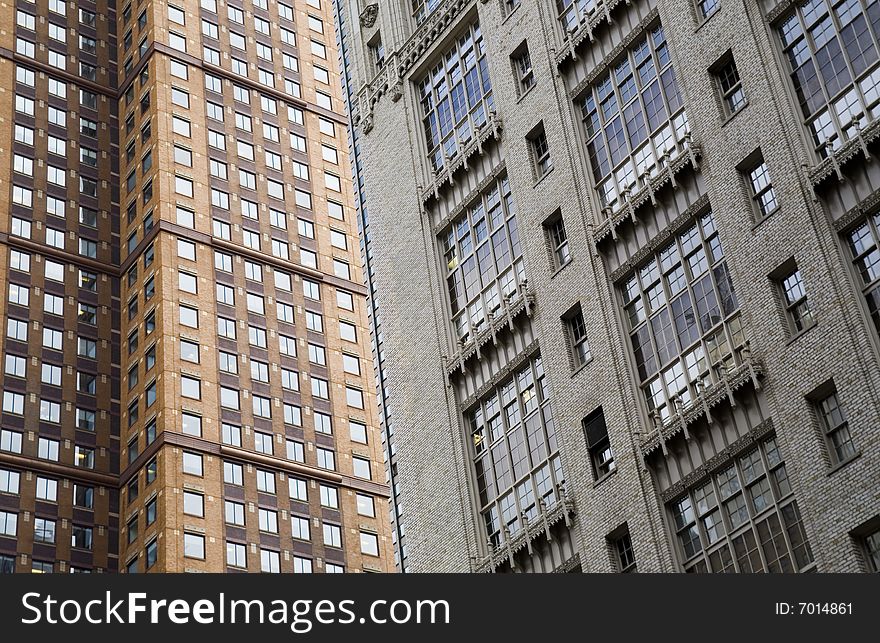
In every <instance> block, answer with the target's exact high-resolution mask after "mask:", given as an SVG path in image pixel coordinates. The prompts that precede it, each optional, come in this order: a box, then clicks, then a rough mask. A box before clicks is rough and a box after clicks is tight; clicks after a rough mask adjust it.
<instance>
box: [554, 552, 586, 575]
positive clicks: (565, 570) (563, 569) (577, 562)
mask: <svg viewBox="0 0 880 643" xmlns="http://www.w3.org/2000/svg"><path fill="white" fill-rule="evenodd" d="M580 566H581V555H580V552H578V553H576V554H575V555H574V556H572V557H571V558H569V559H568V560H567V561H565V562H564V563H562V564H561V565H560V566H559V567H557V568H556V569H554V570H553V573H554V574H570V573H571V572H573V571H574V570H576V569H577V568H578V567H580Z"/></svg>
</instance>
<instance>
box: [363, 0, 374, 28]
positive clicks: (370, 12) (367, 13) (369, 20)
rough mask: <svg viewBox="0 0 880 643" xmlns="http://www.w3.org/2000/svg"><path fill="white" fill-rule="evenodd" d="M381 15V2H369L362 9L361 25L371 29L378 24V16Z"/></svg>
mask: <svg viewBox="0 0 880 643" xmlns="http://www.w3.org/2000/svg"><path fill="white" fill-rule="evenodd" d="M378 17H379V3H378V2H374V3H372V4H368V5H367V6H366V7H364V10H363V11H361V16H360V18H361V27H366V28H367V29H369V28H370V27H372V26H373V25H375V24H376V18H378Z"/></svg>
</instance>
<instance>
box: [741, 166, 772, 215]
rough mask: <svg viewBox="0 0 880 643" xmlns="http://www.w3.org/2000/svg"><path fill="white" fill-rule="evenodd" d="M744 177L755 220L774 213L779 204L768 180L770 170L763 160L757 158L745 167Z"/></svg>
mask: <svg viewBox="0 0 880 643" xmlns="http://www.w3.org/2000/svg"><path fill="white" fill-rule="evenodd" d="M745 175H746V178H747V179H748V184H749V192H750V193H751V196H752V202H753V204H754V208H755V214H756V215H757V218H758V219H759V220H760V219H763V218H764V217H767V216H770V215H771V214H773V213H774V212H776V210H777V208H778V207H779V202H778V201H777V200H776V189H775V188H774V187H773V182H772V181H771V180H770V170H769V169H768V168H767V164H766V163H765V162H764V159H763V158H760V157H759V158H758V160H757V161H755V162H754V163H752V164H751V166H749V167H747V168H746V170H745Z"/></svg>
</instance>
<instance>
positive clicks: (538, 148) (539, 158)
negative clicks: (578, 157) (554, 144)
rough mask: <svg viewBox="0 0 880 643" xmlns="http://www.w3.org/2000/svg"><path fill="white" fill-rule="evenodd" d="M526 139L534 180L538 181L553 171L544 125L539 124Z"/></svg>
mask: <svg viewBox="0 0 880 643" xmlns="http://www.w3.org/2000/svg"><path fill="white" fill-rule="evenodd" d="M526 139H527V140H528V142H529V148H530V150H531V154H532V166H533V169H534V171H535V178H536V179H540V178H542V177H543V176H544V175H545V174H547V173H548V172H549V171H550V170H552V169H553V160H552V159H551V158H550V145H549V143H547V133H546V132H545V131H544V124H543V123H541V125H539V126H538V128H537V129H536V130H535V131H533V132H532V133H531V134H529V135H528V136H527V137H526Z"/></svg>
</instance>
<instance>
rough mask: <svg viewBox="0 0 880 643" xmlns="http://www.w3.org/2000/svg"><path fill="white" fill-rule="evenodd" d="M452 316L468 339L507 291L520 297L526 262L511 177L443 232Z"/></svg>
mask: <svg viewBox="0 0 880 643" xmlns="http://www.w3.org/2000/svg"><path fill="white" fill-rule="evenodd" d="M440 246H441V248H442V249H443V263H444V265H445V266H446V283H447V289H448V292H449V299H450V305H451V309H452V311H451V312H452V322H453V326H454V327H455V329H456V332H457V335H458V338H459V339H461V340H462V341H465V342H466V341H468V340H469V339H470V338H471V337H472V333H475V332H477V331H479V330H480V329H481V328H482V326H483V324H484V323H485V322H486V318H487V315H488V314H489V313H490V312H491V313H497V311H499V309H500V308H501V305H502V302H503V299H504V297H505V296H506V297H509V298H510V299H511V300H516V299H517V297H518V295H519V294H520V290H519V284H520V283H522V281H523V280H524V279H525V276H526V275H525V265H524V263H523V260H522V248H521V244H520V240H519V230H518V228H517V220H516V205H515V204H514V202H513V197H512V195H511V192H510V185H509V183H508V180H507V177H506V176H504V177H502V178H500V179H499V180H498V181H497V182H495V183H494V184H492V185H491V186H490V187H489V188H488V189H487V190H486V191H485V192H484V193H483V194H482V195H481V196H480V197H479V198H478V199H477V200H476V201H475V202H474V203H472V204H471V206H470V207H468V208H466V209H465V211H464V212H463V213H462V214H461V215H460V216H459V217H458V218H457V219H456V220H455V221H453V222H452V223H451V224H450V226H449V228H448V229H447V230H446V231H445V232H443V233H442V234H441V235H440Z"/></svg>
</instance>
